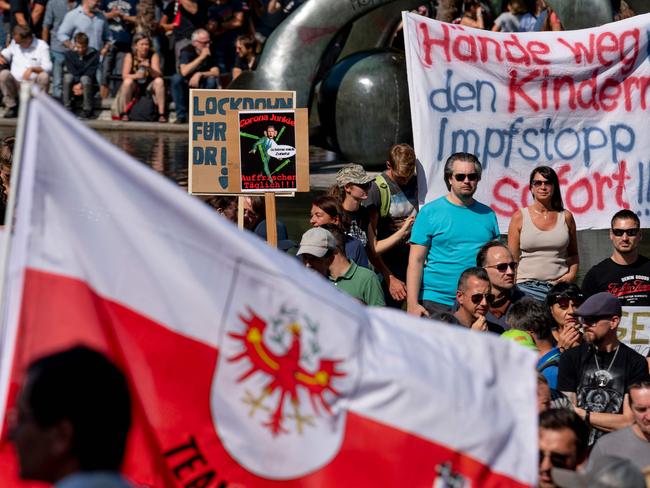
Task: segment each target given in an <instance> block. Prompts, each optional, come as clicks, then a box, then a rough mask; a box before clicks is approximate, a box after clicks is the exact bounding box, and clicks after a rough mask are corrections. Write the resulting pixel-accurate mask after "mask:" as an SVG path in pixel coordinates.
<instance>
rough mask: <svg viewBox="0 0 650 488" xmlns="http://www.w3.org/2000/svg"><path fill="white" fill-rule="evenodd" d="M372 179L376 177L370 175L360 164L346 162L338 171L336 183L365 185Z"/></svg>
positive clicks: (339, 184) (340, 184)
mask: <svg viewBox="0 0 650 488" xmlns="http://www.w3.org/2000/svg"><path fill="white" fill-rule="evenodd" d="M371 181H374V178H373V177H372V176H369V175H368V173H366V170H365V169H363V166H361V165H360V164H346V165H345V166H343V167H342V168H341V169H340V170H339V172H338V173H336V184H337V185H338V186H345V185H347V184H348V183H354V184H355V185H365V184H366V183H370V182H371Z"/></svg>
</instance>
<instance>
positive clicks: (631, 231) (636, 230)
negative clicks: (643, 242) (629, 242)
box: [612, 227, 641, 237]
mask: <svg viewBox="0 0 650 488" xmlns="http://www.w3.org/2000/svg"><path fill="white" fill-rule="evenodd" d="M640 230H641V229H639V228H638V227H632V228H631V229H612V234H614V235H615V236H616V237H623V234H627V235H628V236H629V237H634V236H635V235H637V234H638V233H639V231H640Z"/></svg>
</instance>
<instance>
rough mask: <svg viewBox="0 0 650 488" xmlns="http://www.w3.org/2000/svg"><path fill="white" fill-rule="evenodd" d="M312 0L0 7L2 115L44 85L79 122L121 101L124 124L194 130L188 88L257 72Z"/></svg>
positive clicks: (20, 2)
mask: <svg viewBox="0 0 650 488" xmlns="http://www.w3.org/2000/svg"><path fill="white" fill-rule="evenodd" d="M304 1H305V0H288V1H287V0H246V1H242V0H101V1H100V0H80V1H77V0H35V1H33V2H28V1H26V0H11V1H4V0H1V1H0V9H2V12H3V22H2V24H0V49H1V51H0V68H2V69H3V70H2V71H0V89H1V90H2V96H3V100H2V102H3V104H4V106H5V109H6V110H5V113H4V117H6V118H13V117H16V116H17V105H18V97H17V94H18V87H19V85H20V82H21V81H23V80H31V81H33V82H35V83H38V84H39V85H40V87H41V88H42V89H44V90H49V91H50V93H51V94H52V96H53V97H54V98H56V99H59V100H61V102H62V103H64V104H65V106H66V107H67V108H69V109H71V110H77V109H78V108H79V105H80V106H81V109H80V111H79V113H78V115H79V116H80V117H81V118H89V117H92V116H93V109H94V106H95V103H94V102H95V99H96V98H102V99H103V98H108V97H114V99H115V100H114V103H113V106H112V116H113V118H114V119H120V120H124V121H126V120H141V121H157V122H166V121H167V110H168V105H169V101H170V99H172V100H173V101H174V103H175V104H176V110H177V121H178V122H179V123H183V122H187V98H188V90H189V88H198V87H200V88H220V87H222V86H225V85H227V84H228V83H229V82H230V80H232V79H234V78H236V77H238V76H240V75H241V73H242V72H243V71H249V70H254V69H255V68H256V67H257V62H258V58H259V54H260V52H261V49H262V46H263V44H264V42H265V41H266V38H267V37H268V36H269V34H270V33H271V32H272V31H273V29H274V28H275V27H277V25H279V23H280V22H281V21H282V20H283V19H285V18H286V17H287V16H288V15H290V14H291V13H292V12H293V11H294V10H295V9H297V8H298V7H299V6H300V5H301V4H302V3H303V2H304Z"/></svg>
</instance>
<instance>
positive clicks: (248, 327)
mask: <svg viewBox="0 0 650 488" xmlns="http://www.w3.org/2000/svg"><path fill="white" fill-rule="evenodd" d="M248 315H249V316H248V317H245V316H243V315H240V316H239V318H240V319H241V321H242V323H243V324H244V325H245V328H244V331H243V332H241V333H235V332H230V333H228V335H229V336H230V337H231V338H233V339H235V340H236V341H238V342H240V344H241V346H243V349H242V351H241V352H240V353H238V354H236V355H234V356H232V357H229V358H228V361H229V362H237V361H242V360H247V361H248V362H249V363H250V367H249V369H248V370H247V371H245V372H244V373H243V374H242V375H241V376H240V377H239V378H238V379H237V383H242V382H244V381H246V380H247V379H248V378H249V377H251V376H252V375H254V374H255V373H261V374H262V375H264V376H265V377H268V381H266V385H265V386H264V387H263V388H262V390H261V391H259V392H258V393H257V395H255V394H253V393H251V392H250V391H248V390H246V391H245V396H244V398H243V399H242V401H243V402H244V403H245V404H247V405H249V406H250V410H249V417H253V416H254V415H255V414H256V413H257V411H258V410H261V411H264V412H266V413H268V420H267V421H266V422H264V423H263V424H262V425H263V426H264V427H266V428H268V429H269V430H270V431H271V434H272V435H273V436H274V437H276V436H278V435H280V434H288V433H289V430H288V429H287V428H286V426H285V425H284V421H285V418H289V419H291V420H293V421H294V422H295V426H296V431H297V432H298V433H299V434H302V433H303V429H304V427H305V426H313V425H314V424H313V422H314V418H313V416H311V415H303V414H302V413H301V412H300V406H301V405H300V401H299V396H298V392H299V390H300V389H302V390H303V392H305V393H307V395H308V396H309V400H310V402H311V409H312V411H313V413H314V414H316V415H319V414H320V411H319V410H320V408H323V409H324V410H325V411H326V412H327V413H328V414H331V410H330V404H329V403H328V401H327V400H326V398H325V394H326V393H328V394H330V395H334V396H335V397H338V396H340V393H339V392H338V391H337V390H336V389H334V387H333V386H332V381H333V380H334V379H335V378H337V377H343V376H346V374H345V373H343V372H341V371H340V370H339V369H337V366H338V364H339V363H341V360H335V359H323V358H320V359H319V361H318V365H317V367H316V368H315V371H313V372H312V371H309V370H308V369H306V368H305V367H304V366H303V364H302V363H303V362H304V360H305V359H306V357H307V355H308V352H306V351H304V350H303V346H302V344H301V336H302V333H303V326H301V325H300V324H298V323H297V322H292V323H291V324H289V325H288V326H284V327H282V326H281V325H280V324H281V321H280V320H275V321H273V322H272V329H274V330H272V331H271V332H272V334H271V339H270V340H272V341H275V342H276V343H278V344H282V343H283V342H284V339H285V336H286V334H288V335H289V338H290V339H289V346H288V347H287V348H286V349H285V351H284V353H283V354H278V353H276V352H274V351H273V350H272V349H271V348H269V346H268V345H267V344H266V342H265V335H264V333H265V330H266V328H267V323H266V322H265V321H264V320H262V318H261V317H259V316H258V315H257V314H255V312H254V311H253V310H251V309H250V308H249V309H248ZM306 327H307V329H311V330H312V332H313V331H315V330H317V325H315V324H311V323H307V326H306ZM309 346H310V347H311V353H314V354H315V353H317V352H318V351H319V348H318V344H317V343H316V342H311V343H310V344H309ZM276 392H277V393H278V395H276V397H277V403H276V404H275V408H271V407H269V406H267V405H265V404H264V402H265V401H266V400H267V399H270V398H271V397H272V396H274V393H276ZM287 401H288V402H289V404H290V405H291V411H292V413H290V414H285V403H287Z"/></svg>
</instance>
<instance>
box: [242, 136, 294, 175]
mask: <svg viewBox="0 0 650 488" xmlns="http://www.w3.org/2000/svg"><path fill="white" fill-rule="evenodd" d="M283 132H284V127H283V128H282V129H281V130H280V133H279V134H278V132H277V131H276V130H275V126H274V125H269V126H268V127H267V128H266V130H265V131H264V137H259V138H256V139H257V142H256V143H255V145H254V146H253V149H251V150H250V151H249V152H250V153H252V154H255V153H256V152H257V151H258V150H259V154H260V158H261V159H262V164H263V165H264V173H265V174H266V176H268V177H269V180H270V179H271V169H270V168H269V161H270V160H271V156H270V155H269V150H270V149H272V148H274V147H275V146H276V145H277V144H276V142H275V138H276V137H277V138H278V139H279V138H280V136H281V135H282V133H283ZM242 135H245V134H242ZM248 136H249V137H253V138H255V136H251V135H248Z"/></svg>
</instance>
